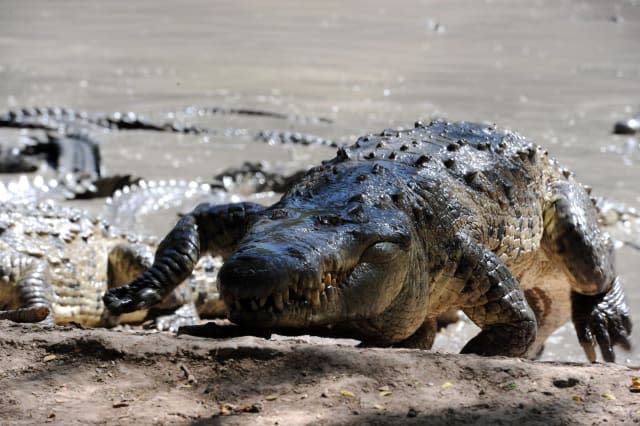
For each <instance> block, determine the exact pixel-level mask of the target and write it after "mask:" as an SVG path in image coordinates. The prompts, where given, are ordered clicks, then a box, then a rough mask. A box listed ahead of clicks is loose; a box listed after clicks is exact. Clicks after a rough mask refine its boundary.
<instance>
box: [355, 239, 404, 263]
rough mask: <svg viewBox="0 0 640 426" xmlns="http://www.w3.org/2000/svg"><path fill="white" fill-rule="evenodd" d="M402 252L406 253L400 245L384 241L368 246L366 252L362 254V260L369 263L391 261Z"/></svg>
mask: <svg viewBox="0 0 640 426" xmlns="http://www.w3.org/2000/svg"><path fill="white" fill-rule="evenodd" d="M402 253H404V250H402V248H400V245H398V244H396V243H391V242H388V241H383V242H379V243H375V244H373V245H371V246H369V247H367V249H366V250H365V251H364V253H362V256H360V261H361V262H367V263H391V262H392V261H394V260H395V259H396V258H397V257H398V256H399V255H401V254H402Z"/></svg>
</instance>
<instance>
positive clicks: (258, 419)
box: [0, 321, 640, 425]
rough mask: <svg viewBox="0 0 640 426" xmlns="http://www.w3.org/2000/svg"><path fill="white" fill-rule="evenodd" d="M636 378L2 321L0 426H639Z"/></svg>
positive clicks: (436, 356) (546, 366)
mask: <svg viewBox="0 0 640 426" xmlns="http://www.w3.org/2000/svg"><path fill="white" fill-rule="evenodd" d="M639 375H640V371H638V370H636V369H630V368H627V367H623V366H619V365H613V364H609V365H604V364H594V365H588V364H575V363H573V364H572V363H553V362H531V361H524V360H521V359H507V358H482V357H477V356H467V355H457V354H440V353H432V352H426V351H419V350H406V349H373V348H366V349H362V348H357V347H354V346H353V345H352V343H351V342H349V341H344V342H342V341H331V340H326V339H317V338H312V337H308V336H306V337H299V338H287V339H284V338H282V339H272V340H265V339H261V338H255V337H241V338H234V339H226V340H210V339H202V338H196V337H191V336H180V337H175V336H172V335H170V334H164V333H151V332H145V333H141V332H131V331H113V330H102V329H95V330H80V329H74V328H62V327H57V328H55V329H49V330H45V329H43V328H41V327H39V326H36V325H19V324H14V323H10V322H7V321H0V424H25V423H36V424H43V423H51V424H64V425H69V424H193V425H200V424H202V425H204V424H229V425H244V424H251V425H267V424H268V425H299V424H318V425H349V424H354V425H355V424H358V425H360V424H430V425H445V424H446V425H457V424H460V425H462V424H496V425H498V424H500V425H508V424H516V423H520V424H527V425H530V424H531V425H537V424H539V425H567V424H572V425H593V424H615V425H620V424H634V423H639V422H640V393H634V392H632V386H631V384H632V379H633V377H635V376H639Z"/></svg>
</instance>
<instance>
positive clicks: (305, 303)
mask: <svg viewBox="0 0 640 426" xmlns="http://www.w3.org/2000/svg"><path fill="white" fill-rule="evenodd" d="M205 253H210V254H217V255H222V256H224V257H226V260H225V263H224V265H223V267H222V268H221V270H220V272H219V275H218V280H219V288H220V293H221V296H222V297H223V299H224V301H225V303H226V304H227V306H228V307H229V309H230V312H229V318H230V320H231V321H232V322H234V323H236V324H238V326H239V327H240V328H241V329H242V328H243V327H244V328H246V329H247V330H250V329H263V330H277V331H280V332H281V331H283V330H284V331H287V330H292V329H293V330H298V331H311V332H322V333H324V334H330V335H343V336H345V335H346V336H350V337H354V338H358V339H360V340H361V341H362V342H363V343H364V344H370V345H383V346H386V345H396V346H407V347H419V348H429V347H430V346H431V344H432V342H433V338H434V329H435V323H436V318H437V316H438V315H440V314H442V313H444V312H445V311H448V310H450V309H455V308H460V309H462V310H463V311H464V312H465V313H466V314H467V316H468V317H469V318H470V319H471V320H472V321H473V322H475V323H476V324H477V325H478V326H479V327H480V328H481V332H480V333H479V334H478V335H477V336H476V337H474V338H473V339H472V340H470V341H469V342H468V343H467V344H466V345H465V346H464V348H463V350H462V352H464V353H477V354H482V355H507V356H531V357H533V356H535V355H537V354H538V352H539V351H540V349H541V347H542V345H543V343H544V340H545V339H546V338H547V337H548V336H549V334H551V332H553V331H554V330H555V329H556V328H557V327H558V326H560V325H561V324H563V323H565V322H566V321H568V320H569V319H572V320H573V323H574V325H575V328H576V331H577V336H578V339H579V341H580V343H581V345H582V347H583V349H584V351H585V353H586V355H587V358H588V359H589V360H590V361H595V360H596V352H595V347H596V346H599V347H600V350H601V353H602V356H603V358H604V359H605V360H606V361H613V360H614V359H615V354H614V351H613V347H614V346H616V345H620V346H622V347H623V348H626V349H628V348H629V347H630V342H629V334H630V332H631V320H630V316H629V310H628V307H627V305H626V304H625V301H624V294H623V289H622V284H621V280H620V278H619V277H618V276H617V274H616V272H615V269H614V264H613V246H612V244H611V240H610V238H609V236H608V235H607V234H606V233H605V232H603V231H602V230H601V229H600V228H599V225H598V223H597V220H596V213H595V209H594V207H593V205H592V203H591V201H590V199H589V195H588V193H587V192H586V191H585V189H584V187H583V186H582V185H580V184H579V183H578V182H576V181H575V180H574V178H573V176H572V175H571V173H569V172H568V171H567V170H566V169H563V168H562V167H561V166H560V165H559V164H558V163H557V162H556V161H555V160H553V159H551V158H550V157H549V156H548V154H547V152H546V151H544V150H543V149H542V148H540V147H538V146H536V145H534V144H533V143H530V142H529V141H527V140H526V139H524V138H523V137H521V136H519V135H518V134H516V133H513V132H511V131H507V130H502V129H497V128H495V127H492V126H486V125H481V124H473V123H465V122H458V123H447V122H442V121H436V122H433V123H431V124H430V125H428V126H424V125H423V124H422V123H416V126H415V128H414V129H411V130H405V131H395V130H388V131H384V132H382V133H381V134H380V135H377V136H374V135H369V136H365V137H362V138H360V139H358V141H357V142H356V143H355V144H354V145H352V146H351V147H349V148H346V149H339V150H338V154H337V156H336V157H335V158H334V159H332V160H330V161H327V162H325V163H323V165H322V166H319V167H316V168H314V169H312V170H310V171H309V172H308V173H307V174H306V175H305V176H304V177H302V178H301V179H300V180H299V181H298V182H297V183H295V184H294V185H293V186H292V187H291V188H290V189H289V191H288V192H287V193H286V194H285V195H284V196H283V197H282V199H281V200H280V201H279V202H277V203H275V204H274V205H272V206H270V207H262V206H259V205H256V204H252V203H238V204H230V205H222V206H219V205H218V206H213V205H206V204H204V205H200V206H198V207H197V208H195V209H194V210H193V211H192V212H191V213H189V214H187V215H185V216H184V217H183V218H181V219H180V220H179V221H178V223H177V224H176V226H175V227H174V228H173V230H172V231H170V233H169V234H168V235H167V236H166V237H165V239H164V240H163V241H162V242H161V243H160V245H159V247H158V249H157V252H156V256H155V261H154V263H153V266H152V267H151V268H150V269H149V270H147V271H145V272H144V273H142V274H141V275H139V276H138V277H137V278H136V279H134V280H133V281H132V282H131V283H129V284H128V285H125V286H122V287H119V288H115V289H111V290H109V291H108V292H107V293H106V294H105V297H104V301H105V304H106V306H107V307H108V308H109V309H110V310H111V311H112V312H114V313H117V314H120V313H123V312H129V311H133V310H136V309H141V308H144V307H148V306H152V305H154V304H155V303H157V302H158V301H160V300H162V298H163V297H164V296H165V295H166V294H167V293H168V292H169V291H171V290H172V289H173V288H174V287H175V286H176V285H177V284H178V283H179V282H181V281H182V280H183V279H184V278H185V277H186V276H188V275H189V274H190V273H191V270H192V269H193V267H194V266H195V265H196V262H197V260H198V258H199V257H200V256H202V255H203V254H205Z"/></svg>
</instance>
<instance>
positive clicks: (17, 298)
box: [0, 202, 224, 328]
mask: <svg viewBox="0 0 640 426" xmlns="http://www.w3.org/2000/svg"><path fill="white" fill-rule="evenodd" d="M153 248H155V244H154V242H153V241H152V240H151V239H149V238H143V237H139V236H134V235H131V234H123V233H120V232H118V231H115V230H113V228H112V227H111V226H109V225H108V224H107V223H106V222H104V221H102V220H98V219H95V218H94V217H93V216H91V215H89V214H88V213H87V212H85V211H84V210H81V209H76V208H68V207H60V206H57V205H55V204H53V203H51V202H49V203H42V204H40V205H37V206H35V207H31V206H28V205H20V204H11V203H1V204H0V276H1V277H2V280H0V319H12V320H14V321H20V322H39V321H44V323H46V324H53V323H54V322H55V323H56V324H68V323H76V324H79V325H82V326H85V327H95V326H112V325H115V323H117V322H139V321H142V320H143V319H144V318H145V316H146V314H147V311H140V312H137V313H135V314H130V315H128V316H123V317H122V318H118V317H115V316H113V315H110V313H109V312H108V311H107V310H106V309H105V308H104V304H103V302H102V295H103V294H104V292H105V291H106V290H107V288H109V287H114V286H117V285H122V284H124V283H126V282H127V281H129V280H130V279H132V278H133V277H135V276H136V274H138V273H140V272H142V271H144V270H145V269H146V268H148V267H149V266H150V265H151V262H152V260H153V253H152V250H153ZM211 262H212V261H211V260H207V261H206V262H205V263H203V264H200V265H199V266H198V268H197V269H196V271H195V272H194V274H191V276H188V277H186V278H187V281H188V282H187V283H185V285H183V286H180V287H178V289H177V291H175V292H172V293H171V294H168V295H167V296H168V297H166V298H165V299H164V304H163V305H161V306H160V307H159V308H160V310H162V311H163V312H172V311H174V310H175V315H173V316H172V315H168V316H164V317H162V318H160V319H159V320H158V322H157V325H158V326H159V328H176V327H177V326H178V325H181V324H182V325H184V324H190V323H192V322H193V321H194V320H195V319H197V316H198V315H197V312H196V310H198V311H199V312H200V313H201V314H203V315H204V316H219V315H220V314H222V313H223V312H224V305H222V303H221V302H220V301H219V298H218V295H217V290H216V288H215V269H214V268H213V267H212V266H213V264H212V263H211Z"/></svg>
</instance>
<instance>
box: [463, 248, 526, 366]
mask: <svg viewBox="0 0 640 426" xmlns="http://www.w3.org/2000/svg"><path fill="white" fill-rule="evenodd" d="M455 278H456V279H460V280H462V282H463V283H464V286H463V287H462V294H461V296H462V300H463V306H462V308H463V311H464V313H465V314H466V315H467V316H468V317H469V318H470V319H471V321H473V322H474V323H475V324H476V325H477V326H478V327H480V328H481V329H482V331H481V332H480V333H479V334H478V335H477V336H475V337H474V338H473V339H471V340H470V341H469V342H468V343H467V344H466V345H465V346H464V348H462V353H475V354H479V355H488V356H491V355H506V356H522V355H523V354H524V353H525V352H526V351H527V349H528V348H529V346H530V345H531V344H532V343H533V342H534V341H535V338H536V329H537V323H536V318H535V315H534V313H533V311H532V310H531V308H530V307H529V305H528V304H527V301H526V299H525V296H524V292H523V291H522V289H521V288H520V284H518V282H517V281H516V279H515V278H514V277H513V275H512V274H511V272H510V271H509V269H508V268H507V266H506V265H505V264H504V263H503V262H502V260H500V259H499V258H498V257H497V256H496V255H495V254H494V253H493V252H491V251H489V250H487V249H485V248H484V247H482V246H480V245H479V244H477V243H475V242H472V241H470V240H467V242H466V248H465V250H464V254H463V255H462V256H461V258H460V259H459V261H458V267H457V269H456V272H455Z"/></svg>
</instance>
